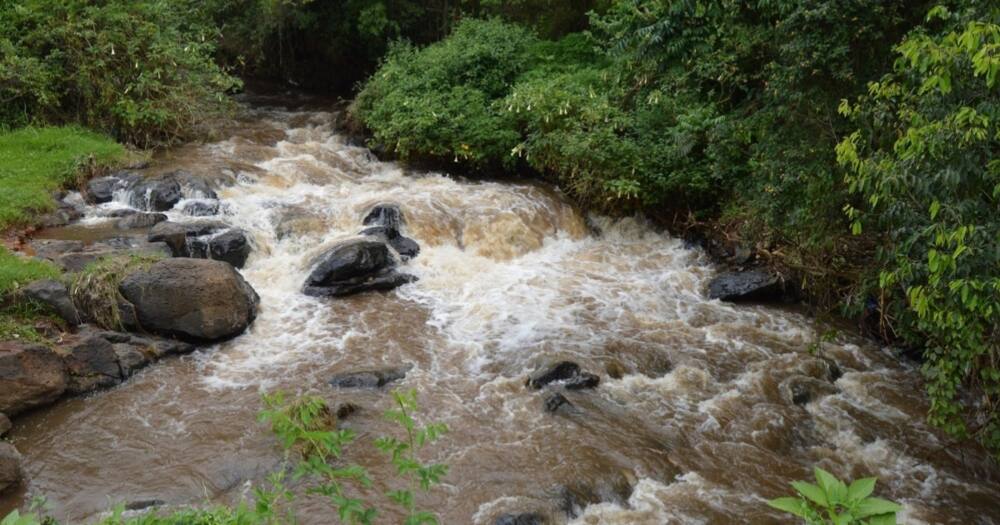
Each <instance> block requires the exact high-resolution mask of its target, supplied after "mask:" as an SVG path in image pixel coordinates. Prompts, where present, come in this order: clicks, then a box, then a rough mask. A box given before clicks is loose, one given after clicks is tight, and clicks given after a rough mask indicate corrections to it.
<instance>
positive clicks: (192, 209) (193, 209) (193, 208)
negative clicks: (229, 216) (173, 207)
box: [181, 199, 219, 217]
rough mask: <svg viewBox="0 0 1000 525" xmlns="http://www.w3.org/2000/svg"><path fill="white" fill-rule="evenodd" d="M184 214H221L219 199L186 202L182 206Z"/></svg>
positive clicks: (195, 215) (201, 215) (203, 215)
mask: <svg viewBox="0 0 1000 525" xmlns="http://www.w3.org/2000/svg"><path fill="white" fill-rule="evenodd" d="M181 212H182V213H183V214H184V215H190V216H192V217H208V216H211V215H218V214H219V201H218V200H216V199H197V200H190V201H187V202H185V203H184V206H183V207H182V208H181Z"/></svg>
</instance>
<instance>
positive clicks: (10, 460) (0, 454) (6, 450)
mask: <svg viewBox="0 0 1000 525" xmlns="http://www.w3.org/2000/svg"><path fill="white" fill-rule="evenodd" d="M22 479H24V470H23V469H22V468H21V454H19V453H18V452H17V449H16V448H14V445H11V444H10V443H7V442H5V441H0V494H2V493H3V492H4V491H6V490H7V489H9V488H11V487H13V486H15V485H17V484H19V483H20V482H21V480H22Z"/></svg>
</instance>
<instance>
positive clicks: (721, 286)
mask: <svg viewBox="0 0 1000 525" xmlns="http://www.w3.org/2000/svg"><path fill="white" fill-rule="evenodd" d="M782 292H783V289H782V284H781V279H779V278H778V276H776V275H774V274H772V273H770V272H767V271H765V270H748V271H743V272H725V273H722V274H719V275H717V276H716V277H715V278H714V279H712V280H711V282H709V283H708V297H709V298H710V299H721V300H723V301H766V300H774V299H780V298H781V295H782Z"/></svg>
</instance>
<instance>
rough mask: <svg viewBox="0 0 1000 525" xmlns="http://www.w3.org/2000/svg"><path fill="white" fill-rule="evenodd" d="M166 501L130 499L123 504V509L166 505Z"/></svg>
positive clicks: (143, 508)
mask: <svg viewBox="0 0 1000 525" xmlns="http://www.w3.org/2000/svg"><path fill="white" fill-rule="evenodd" d="M166 504H167V502H166V501H163V500H162V499H137V500H133V501H130V502H128V503H126V504H125V510H131V511H137V510H146V509H151V508H153V507H162V506H164V505H166Z"/></svg>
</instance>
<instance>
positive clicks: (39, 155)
mask: <svg viewBox="0 0 1000 525" xmlns="http://www.w3.org/2000/svg"><path fill="white" fill-rule="evenodd" d="M125 155H126V151H125V148H123V147H122V146H121V145H120V144H118V143H116V142H115V141H113V140H111V139H109V138H107V137H105V136H103V135H99V134H97V133H93V132H91V131H87V130H84V129H83V128H79V127H76V126H66V127H26V128H21V129H18V130H16V131H11V132H7V133H3V134H0V188H3V192H0V230H3V229H7V228H10V227H14V226H26V225H30V224H31V222H32V220H33V219H34V218H35V217H36V216H37V215H38V214H39V213H43V212H46V211H49V210H51V209H52V208H53V207H54V206H55V201H54V200H53V198H52V192H53V191H55V190H58V189H60V188H63V187H66V186H67V185H69V184H70V183H72V182H74V181H75V180H76V179H77V177H79V176H80V174H81V173H84V172H86V171H88V170H93V169H95V168H98V167H100V166H106V165H109V164H113V163H115V162H117V161H120V160H122V159H123V158H125ZM0 291H2V288H0Z"/></svg>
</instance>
